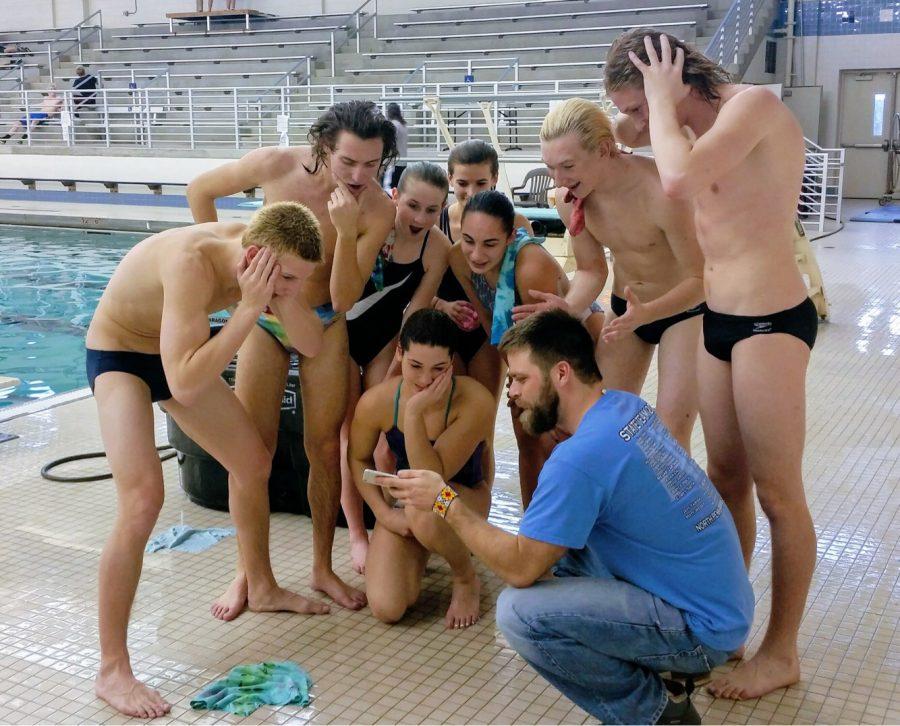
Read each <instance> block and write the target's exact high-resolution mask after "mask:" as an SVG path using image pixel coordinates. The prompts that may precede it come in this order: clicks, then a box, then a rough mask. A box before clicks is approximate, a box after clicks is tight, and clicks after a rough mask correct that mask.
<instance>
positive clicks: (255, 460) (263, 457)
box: [231, 445, 273, 486]
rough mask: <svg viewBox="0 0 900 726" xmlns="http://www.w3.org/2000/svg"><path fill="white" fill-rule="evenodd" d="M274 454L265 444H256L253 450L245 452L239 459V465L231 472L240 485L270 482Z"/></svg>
mask: <svg viewBox="0 0 900 726" xmlns="http://www.w3.org/2000/svg"><path fill="white" fill-rule="evenodd" d="M272 456H273V454H272V453H271V452H270V451H269V449H268V447H266V446H265V445H261V446H254V447H253V450H252V451H247V452H245V455H244V456H241V457H240V459H239V461H240V463H239V466H238V467H236V468H235V470H234V471H232V472H231V473H232V474H234V478H235V480H236V482H237V484H238V486H241V485H242V484H244V483H245V482H246V483H250V482H259V481H263V482H268V481H269V476H270V475H271V473H272Z"/></svg>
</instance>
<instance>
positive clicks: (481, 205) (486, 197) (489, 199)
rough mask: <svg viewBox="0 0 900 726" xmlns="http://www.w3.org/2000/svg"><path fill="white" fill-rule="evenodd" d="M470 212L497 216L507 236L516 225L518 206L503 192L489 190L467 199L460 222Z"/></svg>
mask: <svg viewBox="0 0 900 726" xmlns="http://www.w3.org/2000/svg"><path fill="white" fill-rule="evenodd" d="M470 212H481V213H482V214H488V215H490V216H491V217H496V218H497V219H499V220H500V222H501V223H502V224H503V231H504V232H506V234H507V236H509V235H511V234H512V231H513V229H515V226H516V208H515V207H514V206H513V203H512V202H511V201H509V199H508V198H507V197H506V195H505V194H503V193H502V192H496V191H493V190H492V191H488V192H478V194H476V195H474V196H472V197H469V198H468V200H466V206H465V207H463V211H462V217H461V218H460V224H462V223H463V222H464V221H465V219H466V215H467V214H469V213H470Z"/></svg>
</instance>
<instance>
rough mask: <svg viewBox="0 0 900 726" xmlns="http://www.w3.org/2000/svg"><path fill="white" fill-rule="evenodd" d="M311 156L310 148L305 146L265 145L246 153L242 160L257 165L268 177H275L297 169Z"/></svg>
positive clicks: (249, 164)
mask: <svg viewBox="0 0 900 726" xmlns="http://www.w3.org/2000/svg"><path fill="white" fill-rule="evenodd" d="M309 156H310V154H309V149H307V148H306V147H303V146H299V147H284V146H264V147H262V148H261V149H254V150H253V151H250V152H248V153H246V154H244V156H243V157H241V161H242V162H243V163H245V164H247V165H248V166H253V167H255V168H256V169H257V170H258V171H259V173H260V174H261V175H263V176H264V177H265V178H266V179H275V178H278V177H282V176H286V175H287V174H290V173H291V172H292V171H294V170H296V168H297V165H298V164H301V163H306V162H307V161H309V160H310V159H308V158H307V157H309Z"/></svg>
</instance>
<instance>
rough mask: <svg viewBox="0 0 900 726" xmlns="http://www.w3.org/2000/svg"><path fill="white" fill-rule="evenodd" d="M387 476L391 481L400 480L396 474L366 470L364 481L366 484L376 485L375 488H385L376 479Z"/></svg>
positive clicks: (364, 471)
mask: <svg viewBox="0 0 900 726" xmlns="http://www.w3.org/2000/svg"><path fill="white" fill-rule="evenodd" d="M379 476H386V477H390V478H391V479H398V478H399V477H398V476H397V475H396V474H388V473H387V472H385V471H376V470H375V469H365V470H363V481H364V482H365V483H366V484H374V485H375V486H384V485H379V484H378V482H377V481H375V477H379Z"/></svg>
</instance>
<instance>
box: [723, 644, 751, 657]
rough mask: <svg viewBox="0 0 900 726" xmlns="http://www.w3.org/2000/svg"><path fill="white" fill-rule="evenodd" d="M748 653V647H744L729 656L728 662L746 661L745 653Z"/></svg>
mask: <svg viewBox="0 0 900 726" xmlns="http://www.w3.org/2000/svg"><path fill="white" fill-rule="evenodd" d="M746 652H747V646H746V645H742V646H741V647H740V648H738V649H737V650H736V651H734V652H733V653H732V654H731V655H729V656H728V660H744V653H746Z"/></svg>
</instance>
